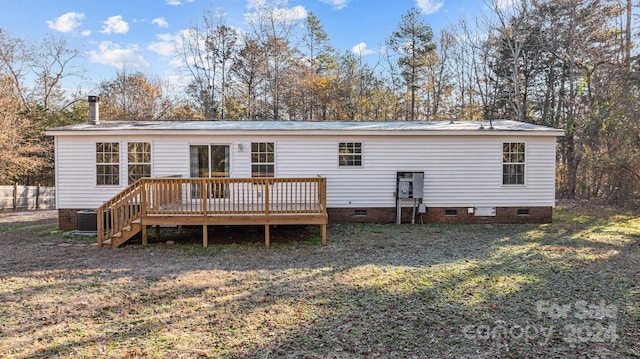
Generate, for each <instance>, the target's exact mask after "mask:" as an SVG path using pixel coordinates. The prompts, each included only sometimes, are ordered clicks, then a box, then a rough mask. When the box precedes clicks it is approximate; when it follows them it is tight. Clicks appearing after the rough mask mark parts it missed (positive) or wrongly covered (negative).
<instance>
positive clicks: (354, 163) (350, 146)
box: [338, 142, 362, 167]
mask: <svg viewBox="0 0 640 359" xmlns="http://www.w3.org/2000/svg"><path fill="white" fill-rule="evenodd" d="M338 166H340V167H361V166H362V143H361V142H340V143H339V144H338Z"/></svg>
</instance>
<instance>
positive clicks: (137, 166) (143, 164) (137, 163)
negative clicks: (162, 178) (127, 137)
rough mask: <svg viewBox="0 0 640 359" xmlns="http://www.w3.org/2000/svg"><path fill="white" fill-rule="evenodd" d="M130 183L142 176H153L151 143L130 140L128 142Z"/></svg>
mask: <svg viewBox="0 0 640 359" xmlns="http://www.w3.org/2000/svg"><path fill="white" fill-rule="evenodd" d="M127 161H128V162H129V167H128V169H127V173H128V174H129V184H132V183H133V182H135V181H137V180H138V179H140V178H142V177H151V143H150V142H129V143H128V144H127Z"/></svg>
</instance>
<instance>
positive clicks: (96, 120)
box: [89, 96, 100, 125]
mask: <svg viewBox="0 0 640 359" xmlns="http://www.w3.org/2000/svg"><path fill="white" fill-rule="evenodd" d="M89 124H90V125H99V124H100V96H89Z"/></svg>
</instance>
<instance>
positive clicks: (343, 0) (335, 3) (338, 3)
mask: <svg viewBox="0 0 640 359" xmlns="http://www.w3.org/2000/svg"><path fill="white" fill-rule="evenodd" d="M320 1H322V2H323V3H325V4H329V5H331V6H332V7H333V9H334V10H340V9H344V8H345V7H347V4H348V3H349V1H350V0H320Z"/></svg>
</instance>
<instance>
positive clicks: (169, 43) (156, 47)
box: [147, 34, 174, 56]
mask: <svg viewBox="0 0 640 359" xmlns="http://www.w3.org/2000/svg"><path fill="white" fill-rule="evenodd" d="M156 37H157V38H158V40H160V41H156V42H152V43H151V44H150V45H149V46H147V50H149V51H153V52H155V53H156V54H158V55H162V56H171V55H172V54H173V49H174V45H173V44H174V38H173V37H172V36H171V35H170V34H159V35H156Z"/></svg>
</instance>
